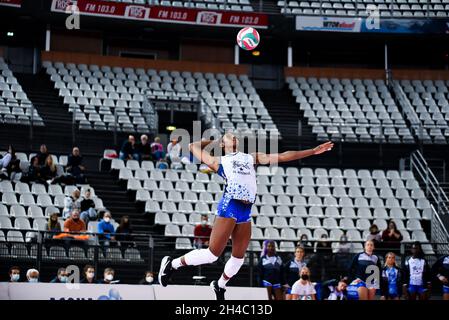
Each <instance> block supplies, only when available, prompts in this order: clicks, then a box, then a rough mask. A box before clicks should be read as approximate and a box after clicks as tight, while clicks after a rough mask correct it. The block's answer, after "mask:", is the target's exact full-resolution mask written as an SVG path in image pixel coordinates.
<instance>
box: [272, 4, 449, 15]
mask: <svg viewBox="0 0 449 320" xmlns="http://www.w3.org/2000/svg"><path fill="white" fill-rule="evenodd" d="M277 5H278V7H279V8H280V10H281V13H284V14H304V15H319V16H323V15H324V16H365V17H366V16H368V15H369V13H370V10H369V6H370V5H371V6H375V7H376V8H377V9H378V10H379V15H380V16H381V17H404V18H406V17H407V18H413V17H415V18H418V17H421V18H422V17H447V16H448V10H449V3H448V2H447V1H445V0H441V1H440V0H432V1H429V2H427V1H418V0H394V1H388V0H380V1H375V0H367V1H356V2H353V1H348V0H338V1H330V0H326V1H322V2H320V1H309V0H304V1H287V0H285V1H284V0H279V1H278V2H277Z"/></svg>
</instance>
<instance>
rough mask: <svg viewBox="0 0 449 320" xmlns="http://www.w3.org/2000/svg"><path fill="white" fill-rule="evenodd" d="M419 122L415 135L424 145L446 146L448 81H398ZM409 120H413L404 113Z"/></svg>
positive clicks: (448, 130)
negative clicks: (419, 126) (419, 125)
mask: <svg viewBox="0 0 449 320" xmlns="http://www.w3.org/2000/svg"><path fill="white" fill-rule="evenodd" d="M398 83H399V84H400V86H401V87H402V89H403V92H404V93H405V94H406V96H407V98H408V100H409V102H410V103H411V105H412V106H413V108H414V110H415V112H416V114H417V115H418V117H419V120H420V121H421V125H422V129H421V128H416V131H417V132H415V134H416V135H417V136H418V137H419V139H421V140H422V141H423V143H426V144H432V143H435V144H447V143H448V141H449V102H448V99H449V97H448V87H449V81H446V82H445V81H443V80H435V81H432V80H423V81H421V80H412V81H410V80H400V81H398ZM406 114H407V117H409V120H411V119H413V118H412V115H411V114H410V113H406Z"/></svg>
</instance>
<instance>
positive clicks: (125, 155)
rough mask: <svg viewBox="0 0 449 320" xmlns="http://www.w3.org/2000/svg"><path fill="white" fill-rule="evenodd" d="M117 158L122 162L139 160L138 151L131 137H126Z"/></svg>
mask: <svg viewBox="0 0 449 320" xmlns="http://www.w3.org/2000/svg"><path fill="white" fill-rule="evenodd" d="M119 158H120V159H122V160H132V159H134V160H140V156H139V150H138V149H137V145H136V138H134V136H133V135H130V136H129V137H128V140H126V141H125V142H123V144H122V148H121V149H120V154H119Z"/></svg>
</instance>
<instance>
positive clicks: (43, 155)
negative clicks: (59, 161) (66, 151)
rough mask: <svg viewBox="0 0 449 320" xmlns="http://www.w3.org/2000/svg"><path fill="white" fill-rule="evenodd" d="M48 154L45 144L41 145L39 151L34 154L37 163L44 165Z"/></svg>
mask: <svg viewBox="0 0 449 320" xmlns="http://www.w3.org/2000/svg"><path fill="white" fill-rule="evenodd" d="M49 155H50V154H49V153H48V149H47V146H46V145H45V144H43V145H41V147H40V149H39V152H38V153H37V154H36V157H37V158H38V160H39V165H40V166H41V167H42V166H44V165H45V161H46V160H47V158H48V156H49Z"/></svg>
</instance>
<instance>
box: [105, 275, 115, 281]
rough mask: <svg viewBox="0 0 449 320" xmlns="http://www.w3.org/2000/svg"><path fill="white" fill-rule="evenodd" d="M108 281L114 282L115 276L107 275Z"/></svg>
mask: <svg viewBox="0 0 449 320" xmlns="http://www.w3.org/2000/svg"><path fill="white" fill-rule="evenodd" d="M104 278H105V279H106V280H108V281H112V280H114V276H113V275H112V274H107V275H106V277H104Z"/></svg>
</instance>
